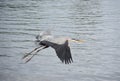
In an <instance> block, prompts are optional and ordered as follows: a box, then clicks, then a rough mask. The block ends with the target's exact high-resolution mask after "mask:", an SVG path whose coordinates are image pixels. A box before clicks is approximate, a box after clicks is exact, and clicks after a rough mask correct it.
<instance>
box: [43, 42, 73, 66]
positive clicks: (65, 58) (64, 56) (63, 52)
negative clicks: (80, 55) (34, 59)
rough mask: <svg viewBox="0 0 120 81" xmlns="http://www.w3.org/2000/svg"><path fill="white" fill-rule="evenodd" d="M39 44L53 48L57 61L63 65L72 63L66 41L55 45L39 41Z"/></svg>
mask: <svg viewBox="0 0 120 81" xmlns="http://www.w3.org/2000/svg"><path fill="white" fill-rule="evenodd" d="M41 43H43V44H45V45H47V46H51V47H52V48H54V49H55V51H56V54H57V56H58V57H59V59H60V60H61V61H62V62H64V63H65V64H69V63H71V62H73V60H72V56H71V51H70V47H69V46H68V41H66V42H65V43H64V44H56V43H52V42H49V41H41Z"/></svg>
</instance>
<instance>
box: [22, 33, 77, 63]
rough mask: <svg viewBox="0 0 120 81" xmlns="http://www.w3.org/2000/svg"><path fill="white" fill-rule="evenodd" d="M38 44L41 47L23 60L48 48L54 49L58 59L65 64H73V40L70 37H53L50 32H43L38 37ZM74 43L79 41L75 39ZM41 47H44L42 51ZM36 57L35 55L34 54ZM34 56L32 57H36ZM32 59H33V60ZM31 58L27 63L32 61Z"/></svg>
mask: <svg viewBox="0 0 120 81" xmlns="http://www.w3.org/2000/svg"><path fill="white" fill-rule="evenodd" d="M36 39H37V40H36V42H37V44H38V45H39V47H37V48H35V49H34V50H33V51H31V52H30V53H28V54H27V55H25V56H24V57H23V58H26V57H27V56H29V55H30V54H31V53H32V52H34V51H36V50H37V52H36V53H38V52H39V51H40V50H42V49H45V48H48V47H52V48H53V49H54V50H55V52H56V54H57V56H58V58H59V59H60V60H61V61H62V62H63V63H65V64H69V63H71V62H73V59H72V55H71V50H70V47H69V45H68V44H69V41H70V40H72V39H71V38H69V37H58V36H57V37H55V36H53V35H51V33H50V31H43V32H41V33H40V34H39V35H37V36H36ZM73 40H74V41H78V40H75V39H73ZM41 47H43V48H42V49H40V48H41ZM34 55H35V54H34ZM34 55H32V57H33V56H34ZM32 57H31V58H32ZM31 58H29V59H28V60H27V61H26V62H28V61H29V60H31Z"/></svg>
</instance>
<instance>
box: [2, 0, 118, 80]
mask: <svg viewBox="0 0 120 81" xmlns="http://www.w3.org/2000/svg"><path fill="white" fill-rule="evenodd" d="M119 3H120V0H0V81H120V53H119V52H120V42H119V40H120V27H119V26H120V4H119ZM47 29H49V30H52V33H53V34H55V35H58V36H69V37H72V38H77V39H84V40H85V42H84V43H81V44H77V43H71V44H70V47H71V51H72V56H73V60H74V62H73V63H72V64H69V65H65V64H62V63H61V62H60V60H59V59H58V58H57V56H56V54H55V52H54V50H53V49H52V48H48V49H46V50H43V51H41V52H39V54H38V55H37V56H35V57H34V58H33V59H32V60H31V61H30V62H29V63H27V64H24V61H23V60H22V59H21V58H22V56H23V55H24V54H25V53H26V52H29V51H30V50H32V49H33V48H35V47H36V46H35V43H34V40H35V35H37V34H38V33H39V32H40V31H43V30H47Z"/></svg>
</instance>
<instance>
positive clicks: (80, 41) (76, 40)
mask: <svg viewBox="0 0 120 81" xmlns="http://www.w3.org/2000/svg"><path fill="white" fill-rule="evenodd" d="M72 41H73V42H76V43H83V42H85V40H81V39H80V40H79V39H72Z"/></svg>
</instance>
